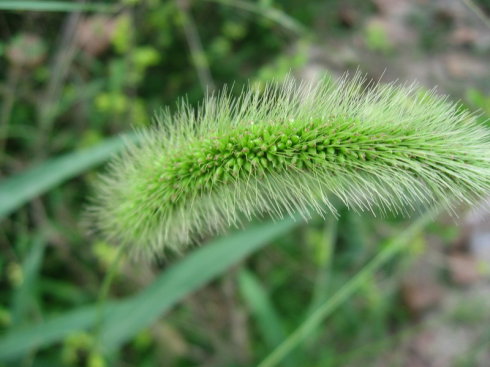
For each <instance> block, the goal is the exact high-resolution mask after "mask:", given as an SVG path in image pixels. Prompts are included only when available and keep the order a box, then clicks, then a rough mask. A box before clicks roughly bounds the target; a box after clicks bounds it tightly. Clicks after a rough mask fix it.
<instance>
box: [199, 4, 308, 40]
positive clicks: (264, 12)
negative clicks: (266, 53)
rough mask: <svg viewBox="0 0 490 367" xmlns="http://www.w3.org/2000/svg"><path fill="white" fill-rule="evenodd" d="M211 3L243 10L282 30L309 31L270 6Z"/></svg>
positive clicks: (302, 33) (299, 32) (304, 32)
mask: <svg viewBox="0 0 490 367" xmlns="http://www.w3.org/2000/svg"><path fill="white" fill-rule="evenodd" d="M208 1H213V2H216V3H219V4H222V5H228V6H232V7H235V8H237V9H241V10H245V11H248V12H250V13H254V14H256V15H258V16H260V17H264V18H267V19H270V20H272V21H274V22H276V23H277V24H279V25H281V26H282V27H283V28H285V29H288V30H290V31H291V32H293V33H296V34H301V35H307V34H309V33H310V31H309V30H308V29H307V28H306V27H305V26H304V25H303V24H301V23H300V22H298V21H297V20H296V19H294V18H292V17H291V16H289V15H288V14H286V13H284V12H283V11H281V10H279V9H276V8H273V7H272V6H265V5H262V4H257V3H255V2H252V1H242V0H208Z"/></svg>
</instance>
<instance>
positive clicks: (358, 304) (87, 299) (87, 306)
mask: <svg viewBox="0 0 490 367" xmlns="http://www.w3.org/2000/svg"><path fill="white" fill-rule="evenodd" d="M346 4H347V6H350V7H355V8H356V9H357V11H358V13H359V14H360V15H361V16H366V15H369V14H372V13H373V12H375V11H376V7H375V5H374V3H372V2H369V1H356V0H349V1H346V2H344V1H337V0H330V1H317V0H307V1H301V2H298V1H294V0H285V1H271V0H260V1H245V0H214V1H165V0H120V1H105V2H104V3H103V4H102V3H97V4H95V3H93V2H85V3H82V2H52V1H51V2H50V1H41V0H39V1H3V2H0V21H1V22H0V37H1V38H0V80H1V82H0V87H1V90H0V92H1V93H2V99H1V109H0V114H1V115H0V175H1V176H0V177H1V182H0V217H1V222H0V246H1V247H0V251H1V253H0V274H1V278H0V286H1V291H0V330H1V336H0V365H2V364H3V365H5V366H10V365H19V366H89V367H99V366H154V365H160V366H195V365H199V366H250V365H257V364H259V363H260V361H263V363H262V366H271V365H276V364H279V365H284V366H342V365H359V364H361V363H362V364H365V365H376V364H377V362H378V358H379V356H380V355H383V354H384V353H387V352H389V351H390V350H391V349H392V348H393V346H394V345H396V343H397V342H399V341H400V340H402V339H403V338H404V337H406V336H407V335H410V334H411V333H413V332H415V330H416V325H414V324H413V323H412V321H411V317H410V315H409V312H408V310H407V308H406V307H405V305H404V304H403V302H402V301H401V299H400V288H399V284H400V279H401V277H402V276H403V274H404V272H405V271H406V270H407V269H409V266H410V264H411V262H412V261H413V260H414V259H416V258H418V257H420V256H421V254H424V251H425V250H426V247H427V244H428V242H427V238H428V236H434V235H435V236H437V237H440V238H443V239H444V240H445V241H446V242H447V243H449V242H451V241H452V240H454V238H455V237H456V236H457V235H458V233H457V229H455V227H454V226H448V225H439V224H431V225H429V223H430V221H431V218H432V217H430V216H429V217H426V216H425V217H424V216H422V217H421V219H420V220H419V221H418V222H416V224H415V225H414V224H411V225H410V222H408V221H404V220H401V219H400V218H383V219H376V218H371V217H369V216H359V215H357V214H352V213H350V212H348V211H346V210H342V213H343V214H342V216H341V218H340V220H339V221H336V220H331V219H327V220H326V221H325V220H321V219H320V218H315V219H313V220H312V221H311V222H310V223H308V224H304V223H302V222H301V221H292V220H285V221H280V222H276V223H274V222H270V223H269V222H266V223H261V224H257V225H253V226H251V227H250V228H246V229H244V230H243V231H238V232H237V233H232V234H230V235H229V237H226V238H223V239H215V240H210V242H211V243H209V244H206V245H205V246H203V247H201V248H199V249H196V250H194V251H192V253H190V254H186V255H185V256H181V257H171V258H165V259H162V260H161V261H159V262H158V263H156V264H142V263H134V262H131V261H130V260H129V259H126V258H125V257H124V256H122V258H120V259H119V260H118V261H116V259H117V257H118V254H117V249H116V248H114V247H113V246H112V245H111V244H108V243H104V242H100V241H99V240H97V238H95V237H94V236H91V235H90V234H88V233H87V232H86V231H85V230H84V229H83V226H82V221H83V220H82V211H83V207H84V205H86V202H87V197H88V196H89V195H90V192H89V186H90V183H91V182H92V181H93V179H94V178H95V175H96V173H97V170H98V169H103V168H98V167H97V166H98V165H100V164H101V163H102V162H104V161H105V160H107V159H108V158H109V156H110V155H111V154H113V153H116V152H117V151H119V150H120V149H121V147H122V143H121V138H119V137H118V135H119V134H121V133H124V134H127V135H125V138H127V139H131V138H132V135H131V133H130V130H131V127H132V126H147V125H149V124H151V119H152V115H153V113H154V111H155V110H158V109H159V108H161V107H162V106H164V105H169V106H170V107H171V108H172V106H173V104H174V103H175V101H176V100H177V98H178V97H181V96H186V98H187V99H188V101H189V102H190V103H191V104H196V103H198V102H199V101H200V99H201V98H202V97H203V95H204V93H205V90H206V88H211V87H212V86H215V87H217V88H219V87H221V86H223V85H224V84H227V83H228V84H230V83H234V84H235V85H236V86H237V88H235V90H239V89H240V86H241V85H244V84H245V83H248V82H252V83H259V82H263V81H268V80H271V79H281V78H283V77H285V76H286V75H287V74H288V73H289V72H290V71H292V72H293V73H294V72H295V71H297V70H300V69H302V68H303V67H305V66H306V65H307V63H308V60H309V57H310V55H309V47H310V46H311V44H312V43H314V42H318V39H319V38H320V39H321V33H318V32H326V31H327V32H328V33H329V35H330V37H335V38H336V39H338V40H339V42H342V40H343V39H344V37H347V36H348V35H350V34H352V33H353V32H359V33H360V34H361V40H362V42H363V45H364V47H366V48H367V49H368V50H369V51H370V52H373V53H381V54H383V55H385V56H386V57H387V58H388V57H390V55H393V53H395V49H394V45H393V44H391V43H390V42H389V39H388V38H387V35H386V34H385V33H384V31H383V30H382V29H379V28H378V27H377V26H376V25H373V26H370V27H367V28H366V29H363V28H362V29H361V26H360V25H359V23H356V22H354V23H353V24H348V23H349V22H347V20H346V17H345V16H343V15H342V14H343V13H342V12H343V9H344V7H345V6H346ZM482 6H483V5H482ZM78 11H83V13H79V12H78ZM88 20H90V21H88ZM346 23H347V24H346ZM426 26H427V22H426V20H425V23H423V24H422V27H426ZM82 27H84V30H82ZM83 31H85V32H87V33H88V34H89V36H87V37H88V41H83V40H81V33H83ZM438 32H445V29H442V28H441V30H439V31H438ZM109 34H110V36H108V35H109ZM319 34H320V35H319ZM106 36H107V37H106ZM196 37H197V38H196ZM106 38H107V39H106ZM196 41H197V43H196ZM429 41H430V40H427V39H425V38H422V39H420V47H421V49H422V50H424V47H425V48H427V47H428V48H431V47H432V46H431V44H430V42H429ZM87 42H88V43H87ZM196 45H197V46H196ZM200 45H201V46H200ZM434 47H435V46H434ZM343 66H345V68H352V69H355V68H356V67H357V66H358V65H353V64H350V63H346V64H345V65H343ZM360 66H361V68H362V67H363V65H362V64H361V65H360ZM205 82H207V86H206V85H204V84H205ZM459 93H460V94H461V95H463V97H464V98H465V99H464V100H465V102H466V103H467V106H468V108H470V109H472V110H474V109H480V110H481V111H483V112H484V113H487V114H488V113H489V109H490V100H489V97H488V95H486V93H488V91H485V90H481V89H479V88H477V87H475V88H469V89H468V90H464V91H462V90H460V91H459ZM482 121H486V120H485V117H484V116H483V117H482ZM407 226H408V229H407V230H405V228H406V227H407ZM427 226H428V227H427ZM424 228H426V230H425V231H422V230H423V229H424ZM427 228H428V229H427ZM407 244H408V245H410V246H406V245H407ZM266 245H268V246H267V247H265V246H266ZM259 249H261V250H260V251H257V250H259ZM380 253H381V255H382V256H381V257H375V261H374V263H372V262H371V263H370V262H368V261H369V260H370V259H372V258H373V256H375V255H376V254H378V256H379V254H380ZM400 254H401V255H400ZM248 255H250V256H248ZM395 255H398V256H395ZM247 256H248V257H247ZM366 264H368V265H366ZM382 265H383V266H382ZM359 271H360V273H359ZM107 274H110V275H109V277H112V278H113V279H112V283H111V284H110V287H109V283H108V282H107V279H108V278H107V276H108V275H107ZM355 274H358V275H357V276H355ZM104 279H106V282H105V283H104ZM103 284H106V285H107V286H108V287H106V288H105V289H106V291H107V294H105V293H104V291H103V289H104V287H103ZM101 287H102V290H101ZM106 298H107V299H108V300H106ZM327 316H330V317H329V318H326V317H327ZM481 317H482V318H483V319H485V318H486V317H488V313H487V314H485V313H484V314H482V315H481ZM325 319H326V321H325ZM284 340H286V341H287V342H286V344H281V343H282V342H283V341H284ZM278 345H281V346H282V347H283V348H282V349H281V348H279V351H281V350H282V351H283V353H282V354H281V352H279V353H276V352H277V351H278V349H275V348H276V347H277V346H278ZM274 350H276V352H273V351H274ZM284 351H286V352H287V353H285V352H284ZM286 354H287V357H286V358H285V359H282V356H284V355H286ZM462 360H464V361H469V362H468V363H470V364H468V365H471V358H470V357H468V359H462Z"/></svg>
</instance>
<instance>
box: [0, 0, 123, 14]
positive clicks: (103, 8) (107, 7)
mask: <svg viewBox="0 0 490 367" xmlns="http://www.w3.org/2000/svg"><path fill="white" fill-rule="evenodd" d="M0 9H1V10H16V11H43V12H44V11H53V12H72V11H94V12H115V11H117V9H118V7H116V6H115V5H114V4H104V3H76V2H72V1H39V0H37V1H23V0H11V1H2V2H0Z"/></svg>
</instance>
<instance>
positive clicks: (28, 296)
mask: <svg viewBox="0 0 490 367" xmlns="http://www.w3.org/2000/svg"><path fill="white" fill-rule="evenodd" d="M45 243H46V241H45V240H44V239H43V238H41V237H38V238H36V239H35V240H34V243H33V245H32V248H31V250H30V252H29V254H28V256H27V258H26V259H25V261H24V264H22V283H21V284H20V286H19V287H18V288H17V289H16V290H15V293H14V297H13V302H12V323H13V324H14V325H16V324H19V323H20V322H21V321H23V320H24V319H25V316H26V314H27V313H28V312H29V308H30V307H32V305H33V302H34V296H35V294H36V290H35V288H36V282H37V280H38V275H39V269H40V267H41V264H42V259H43V257H44V249H45Z"/></svg>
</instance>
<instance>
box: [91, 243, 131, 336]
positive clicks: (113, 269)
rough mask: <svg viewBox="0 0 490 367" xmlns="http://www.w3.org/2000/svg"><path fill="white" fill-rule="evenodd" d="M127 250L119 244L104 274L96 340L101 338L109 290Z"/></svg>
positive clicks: (99, 300) (98, 302) (95, 332)
mask: <svg viewBox="0 0 490 367" xmlns="http://www.w3.org/2000/svg"><path fill="white" fill-rule="evenodd" d="M125 251H126V246H119V248H118V249H117V253H116V257H115V258H114V260H112V263H111V265H110V267H109V269H108V271H107V273H106V274H105V276H104V279H103V281H102V285H101V287H100V290H99V295H98V297H97V315H96V321H95V328H94V335H95V339H96V340H98V339H99V338H100V334H101V331H102V326H103V319H104V308H105V305H106V302H107V297H108V295H109V290H110V288H111V285H112V283H113V281H114V279H115V277H116V274H117V270H118V269H119V265H120V264H121V260H122V258H123V255H124V253H125Z"/></svg>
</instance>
